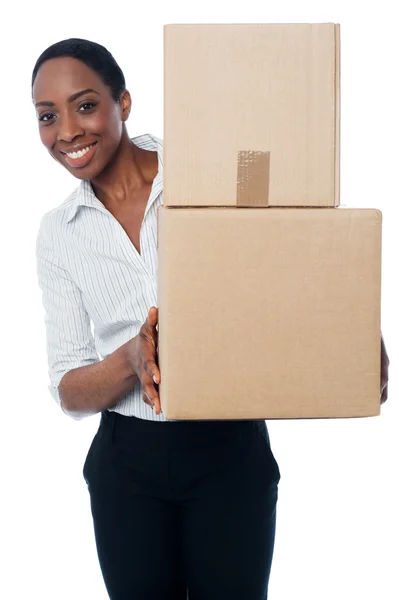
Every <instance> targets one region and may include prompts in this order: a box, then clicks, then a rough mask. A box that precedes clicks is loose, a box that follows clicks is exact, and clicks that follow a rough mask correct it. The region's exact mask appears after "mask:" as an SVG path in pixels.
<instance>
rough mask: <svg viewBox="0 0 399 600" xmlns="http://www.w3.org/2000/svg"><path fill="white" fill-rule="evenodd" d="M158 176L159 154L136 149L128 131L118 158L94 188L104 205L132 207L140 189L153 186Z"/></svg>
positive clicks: (96, 179) (111, 163)
mask: <svg viewBox="0 0 399 600" xmlns="http://www.w3.org/2000/svg"><path fill="white" fill-rule="evenodd" d="M157 172H158V157H157V153H156V152H150V151H148V150H143V149H142V148H139V147H138V146H136V145H135V144H134V143H133V142H132V141H131V140H130V139H129V136H128V134H127V131H126V130H125V131H124V132H123V134H122V139H121V143H120V145H119V148H118V150H117V152H116V154H115V156H114V157H113V158H112V160H111V162H110V163H109V165H108V166H107V168H106V169H105V170H104V171H103V172H102V173H101V174H100V176H99V177H96V178H95V179H93V180H92V181H91V184H92V187H93V190H94V193H95V194H96V196H97V198H98V199H99V200H100V201H101V202H102V203H103V204H105V205H107V204H112V205H122V204H126V203H129V200H131V199H132V198H134V197H135V195H136V192H137V191H138V190H140V188H142V187H144V186H147V185H148V184H149V183H152V181H153V180H154V178H155V176H156V174H157Z"/></svg>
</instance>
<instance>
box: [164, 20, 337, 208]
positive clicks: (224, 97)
mask: <svg viewBox="0 0 399 600" xmlns="http://www.w3.org/2000/svg"><path fill="white" fill-rule="evenodd" d="M339 39H340V38H339V26H338V25H335V24H332V23H323V24H283V25H280V24H269V25H266V24H265V25H236V24H231V25H230V24H229V25H166V26H165V29H164V82H165V83H164V175H165V188H164V204H165V206H207V205H212V206H236V205H238V206H330V207H333V206H338V204H339V166H340V165H339V117H340V113H339V109H340V88H339V84H340V66H339V63H340V43H339Z"/></svg>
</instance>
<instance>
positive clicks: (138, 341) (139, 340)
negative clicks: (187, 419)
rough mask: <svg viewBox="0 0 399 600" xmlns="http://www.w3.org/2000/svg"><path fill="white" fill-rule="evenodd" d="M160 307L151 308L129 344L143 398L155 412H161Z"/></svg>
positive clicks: (131, 359)
mask: <svg viewBox="0 0 399 600" xmlns="http://www.w3.org/2000/svg"><path fill="white" fill-rule="evenodd" d="M157 325H158V309H157V308H155V307H152V308H150V310H149V312H148V316H147V319H146V321H145V323H144V324H143V325H142V326H141V329H140V331H139V333H138V335H137V336H136V337H134V338H133V339H132V340H131V342H132V345H130V344H129V362H131V364H132V366H133V369H134V371H135V373H136V375H137V377H138V378H139V379H140V381H141V385H142V387H143V400H144V402H145V403H146V404H148V406H151V408H153V409H154V412H155V414H157V415H159V414H160V413H161V401H160V398H159V393H158V385H159V383H160V381H161V373H160V371H159V369H158V364H157V361H158V330H157Z"/></svg>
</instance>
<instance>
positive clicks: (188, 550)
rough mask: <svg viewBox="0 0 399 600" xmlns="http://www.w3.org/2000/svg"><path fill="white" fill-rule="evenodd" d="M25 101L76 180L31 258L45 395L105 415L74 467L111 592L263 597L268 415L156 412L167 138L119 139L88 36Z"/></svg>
mask: <svg viewBox="0 0 399 600" xmlns="http://www.w3.org/2000/svg"><path fill="white" fill-rule="evenodd" d="M32 94H33V101H34V104H35V107H36V112H37V119H38V123H39V131H40V137H41V140H42V142H43V144H44V145H45V147H46V148H47V150H48V151H49V153H50V154H51V156H52V157H53V158H54V159H55V160H56V161H57V162H59V163H60V164H61V165H62V166H63V167H64V168H65V169H67V170H68V171H69V172H70V173H71V174H72V175H73V176H74V177H75V178H78V179H80V180H81V181H80V185H79V187H78V189H77V190H75V191H74V192H73V193H72V194H71V196H70V197H69V198H67V200H66V201H65V202H64V203H62V204H61V205H60V206H59V207H57V208H55V209H53V210H51V211H49V212H48V213H46V215H44V217H43V219H42V222H41V226H40V230H39V233H38V237H37V264H38V275H39V284H40V287H41V288H42V291H43V304H44V307H45V311H46V319H45V321H46V326H47V330H46V331H47V348H48V360H49V373H50V379H51V385H50V391H51V393H52V395H53V397H54V399H55V400H56V401H57V402H58V404H59V405H60V406H61V408H62V409H63V410H64V412H65V413H67V414H69V415H70V416H72V417H74V418H83V417H85V416H89V415H92V414H96V413H99V412H101V423H100V427H99V430H98V432H97V434H96V436H95V437H94V440H93V442H92V445H91V447H90V449H89V452H88V454H87V458H86V461H85V465H84V469H83V473H84V478H85V480H86V482H87V484H88V488H89V492H90V499H91V510H92V515H93V521H94V527H95V534H96V544H97V550H98V556H99V560H100V565H101V569H102V573H103V576H104V581H105V584H106V586H107V590H108V593H109V595H110V597H111V599H112V600H125V599H126V598H133V597H134V598H137V599H138V600H185V599H186V598H187V590H189V594H190V598H192V599H193V600H194V599H195V600H227V599H229V600H242V599H243V598H245V600H266V597H267V588H268V582H269V574H270V568H271V562H272V556H273V548H274V534H275V521H276V503H277V495H278V483H279V479H280V472H279V468H278V465H277V462H276V460H275V458H274V456H273V453H272V451H271V448H270V443H269V437H268V432H267V428H266V424H265V422H264V421H235V422H229V421H218V422H167V421H166V419H165V417H164V415H163V414H162V412H161V400H160V396H159V390H158V384H159V383H160V380H161V374H160V372H159V369H158V365H157V344H158V340H157V317H158V313H157V309H156V308H155V304H156V301H157V209H158V207H159V206H160V205H161V204H162V202H163V180H162V178H163V171H162V165H163V146H162V142H161V141H160V140H158V139H156V138H155V137H154V136H152V135H149V134H147V135H142V136H139V137H137V138H134V139H132V140H131V139H129V136H128V133H127V129H126V120H127V118H128V117H129V113H130V108H131V99H130V94H129V92H128V91H127V90H126V88H125V80H124V77H123V74H122V72H121V70H120V68H119V67H118V65H117V64H116V62H115V60H114V58H113V57H112V55H111V54H110V53H109V52H108V51H107V50H106V49H105V48H103V47H102V46H99V45H98V44H95V43H93V42H89V41H86V40H76V39H75V40H66V41H63V42H60V43H58V44H55V45H54V46H51V47H50V48H49V49H47V50H46V51H45V52H44V53H43V54H42V55H41V57H40V58H39V59H38V61H37V63H36V66H35V69H34V72H33V77H32ZM146 317H147V318H146ZM91 323H93V324H94V334H95V335H94V336H93V335H92V333H91ZM99 355H100V356H102V357H104V358H102V360H99ZM204 385H206V382H204ZM217 400H218V399H217V398H215V402H217ZM249 400H250V399H249Z"/></svg>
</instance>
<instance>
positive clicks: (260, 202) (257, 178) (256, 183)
mask: <svg viewBox="0 0 399 600" xmlns="http://www.w3.org/2000/svg"><path fill="white" fill-rule="evenodd" d="M269 180H270V152H258V151H253V150H240V152H239V153H238V170H237V206H268V204H269Z"/></svg>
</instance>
